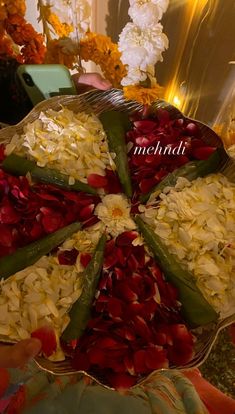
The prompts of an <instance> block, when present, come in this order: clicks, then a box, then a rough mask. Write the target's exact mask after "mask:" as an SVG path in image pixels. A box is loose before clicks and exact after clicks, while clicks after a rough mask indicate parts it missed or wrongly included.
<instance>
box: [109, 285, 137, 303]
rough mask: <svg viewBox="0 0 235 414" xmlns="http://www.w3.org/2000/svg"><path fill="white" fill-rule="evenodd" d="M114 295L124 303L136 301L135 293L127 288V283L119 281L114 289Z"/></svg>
mask: <svg viewBox="0 0 235 414" xmlns="http://www.w3.org/2000/svg"><path fill="white" fill-rule="evenodd" d="M114 294H115V295H117V297H119V298H121V299H123V300H124V301H125V302H135V301H137V300H138V296H137V295H136V293H135V292H134V291H133V290H132V289H131V288H130V287H129V286H128V284H127V281H120V282H117V283H116V286H115V287H114Z"/></svg>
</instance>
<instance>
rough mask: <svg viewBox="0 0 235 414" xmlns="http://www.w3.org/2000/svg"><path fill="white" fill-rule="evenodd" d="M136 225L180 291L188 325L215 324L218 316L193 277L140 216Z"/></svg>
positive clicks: (161, 266)
mask: <svg viewBox="0 0 235 414" xmlns="http://www.w3.org/2000/svg"><path fill="white" fill-rule="evenodd" d="M136 223H137V225H138V227H139V230H140V231H141V233H142V234H143V237H144V239H145V242H146V244H147V245H148V247H149V248H150V249H151V250H152V252H153V254H154V256H155V258H156V260H157V263H158V264H159V266H160V268H161V269H162V271H163V273H164V275H165V276H166V278H167V279H168V280H169V281H170V282H171V283H172V284H173V285H174V286H175V287H176V288H177V289H178V292H179V299H180V302H181V304H182V313H183V315H184V317H185V319H186V321H187V322H188V324H189V325H190V326H191V327H197V326H203V325H206V324H209V323H211V322H215V321H216V320H217V318H218V315H217V313H216V312H215V310H214V309H213V308H212V307H211V305H210V304H209V303H208V302H207V301H206V299H205V298H204V296H203V295H202V293H201V291H200V290H199V289H198V287H197V286H196V283H195V281H194V277H193V275H192V274H191V273H190V272H189V271H186V270H184V269H182V267H181V266H180V264H179V262H178V261H177V260H176V259H175V257H174V256H173V255H172V254H170V253H169V252H168V250H167V247H166V246H165V245H164V244H163V243H162V241H161V239H160V238H159V237H158V236H157V234H155V233H154V231H153V230H152V229H151V227H150V226H149V225H148V224H146V223H145V222H144V221H143V220H142V219H141V217H140V216H137V217H136Z"/></svg>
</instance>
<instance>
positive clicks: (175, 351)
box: [168, 342, 194, 366]
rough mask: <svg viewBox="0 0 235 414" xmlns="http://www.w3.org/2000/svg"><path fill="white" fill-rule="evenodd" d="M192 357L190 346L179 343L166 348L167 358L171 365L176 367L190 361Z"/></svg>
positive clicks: (192, 352) (192, 351)
mask: <svg viewBox="0 0 235 414" xmlns="http://www.w3.org/2000/svg"><path fill="white" fill-rule="evenodd" d="M193 356H194V349H193V346H192V345H190V344H184V343H182V342H181V343H180V344H179V345H177V346H175V345H173V346H170V347H168V358H169V361H170V362H171V364H174V365H176V366H181V365H185V364H187V363H188V362H190V361H191V360H192V358H193Z"/></svg>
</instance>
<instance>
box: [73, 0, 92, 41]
mask: <svg viewBox="0 0 235 414" xmlns="http://www.w3.org/2000/svg"><path fill="white" fill-rule="evenodd" d="M72 3H75V5H74V11H75V19H76V20H75V25H76V34H77V36H78V39H79V40H81V39H82V38H83V37H85V35H86V33H87V31H88V29H89V28H90V25H91V5H90V1H89V0H72Z"/></svg>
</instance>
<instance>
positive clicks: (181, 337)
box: [170, 324, 193, 344]
mask: <svg viewBox="0 0 235 414" xmlns="http://www.w3.org/2000/svg"><path fill="white" fill-rule="evenodd" d="M170 331H171V334H172V337H173V341H174V340H177V341H182V342H184V343H191V344H192V343H193V335H192V334H191V332H189V330H188V329H187V327H186V326H185V325H183V324H175V325H171V326H170Z"/></svg>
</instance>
